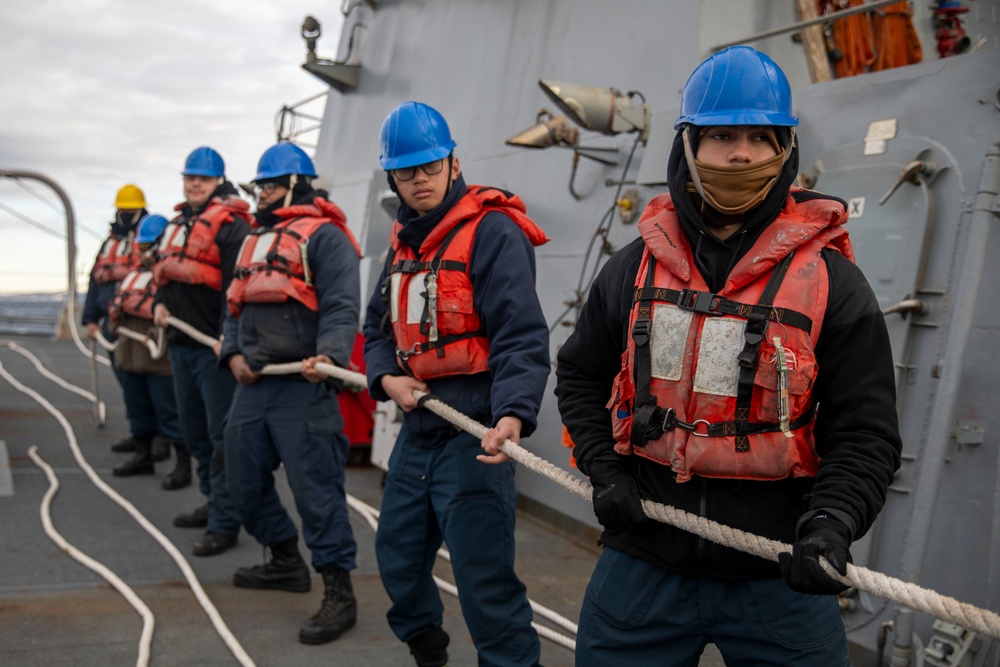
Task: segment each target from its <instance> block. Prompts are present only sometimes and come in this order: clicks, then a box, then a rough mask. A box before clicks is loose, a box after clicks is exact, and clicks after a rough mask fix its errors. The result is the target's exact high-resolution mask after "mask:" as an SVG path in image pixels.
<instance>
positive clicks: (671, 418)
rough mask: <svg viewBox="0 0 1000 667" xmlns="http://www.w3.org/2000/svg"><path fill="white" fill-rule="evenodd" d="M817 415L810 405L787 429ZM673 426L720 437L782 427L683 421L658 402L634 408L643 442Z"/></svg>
mask: <svg viewBox="0 0 1000 667" xmlns="http://www.w3.org/2000/svg"><path fill="white" fill-rule="evenodd" d="M815 415H816V407H815V406H813V407H812V408H811V409H809V410H808V411H807V412H805V413H803V414H802V415H800V416H799V417H797V418H796V419H794V420H793V421H792V422H791V423H790V424H789V426H788V428H789V430H793V431H794V430H795V429H797V428H802V427H803V426H805V425H806V424H808V423H810V422H811V421H812V420H813V417H815ZM675 428H679V429H683V430H685V431H689V432H690V433H691V434H692V435H694V436H697V437H699V438H720V437H733V436H735V435H737V434H738V433H739V432H740V429H741V428H742V433H743V435H744V436H751V435H756V434H758V433H773V432H775V431H780V430H781V425H780V424H762V423H756V422H753V423H752V422H740V421H728V422H715V423H712V422H709V421H708V420H705V419H696V420H695V421H693V422H686V421H684V420H682V419H679V418H678V417H677V412H676V411H675V410H674V409H673V408H661V407H659V406H657V405H644V406H642V407H640V408H638V409H637V410H636V411H635V415H634V416H633V418H632V430H633V432H635V431H638V432H640V433H641V434H642V439H643V445H645V443H647V442H652V441H654V440H658V439H660V438H661V437H662V436H663V434H664V433H666V432H667V431H672V430H674V429H675Z"/></svg>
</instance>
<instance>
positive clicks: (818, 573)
mask: <svg viewBox="0 0 1000 667" xmlns="http://www.w3.org/2000/svg"><path fill="white" fill-rule="evenodd" d="M851 532H852V531H851V529H850V528H849V527H848V526H846V525H844V523H843V522H841V521H838V520H837V519H836V518H834V517H833V516H831V515H830V514H826V513H823V512H819V513H817V514H816V515H815V516H813V517H812V518H811V519H809V520H808V521H806V522H805V523H800V524H799V527H798V530H797V531H796V533H797V537H798V539H797V541H796V542H795V544H793V545H792V553H790V554H789V553H780V554H778V564H779V565H780V566H781V575H782V576H783V577H784V578H785V583H787V584H788V587H789V588H791V589H792V590H793V591H798V592H799V593H812V594H815V595H837V594H838V593H843V592H844V591H845V590H847V589H848V588H849V587H848V586H846V585H845V584H843V583H841V582H839V581H837V580H836V579H833V578H832V577H830V576H829V575H828V574H827V573H826V572H824V571H823V567H822V566H821V565H820V563H819V559H820V558H826V559H827V560H828V561H829V562H830V564H831V565H833V568H834V569H835V570H836V571H837V572H839V573H840V574H843V575H846V574H847V564H848V563H851V562H853V561H852V560H851V552H850V550H849V547H850V546H851Z"/></svg>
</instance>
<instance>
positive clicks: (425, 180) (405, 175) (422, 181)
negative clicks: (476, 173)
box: [390, 157, 459, 215]
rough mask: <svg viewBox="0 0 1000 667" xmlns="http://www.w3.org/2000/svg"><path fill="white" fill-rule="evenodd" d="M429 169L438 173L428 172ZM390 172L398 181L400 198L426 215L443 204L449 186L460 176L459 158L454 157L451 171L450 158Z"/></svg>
mask: <svg viewBox="0 0 1000 667" xmlns="http://www.w3.org/2000/svg"><path fill="white" fill-rule="evenodd" d="M428 171H430V172H436V173H431V174H428V173H427V172H428ZM390 173H391V174H392V178H393V180H394V181H395V182H396V189H397V190H398V191H399V198H400V199H402V200H403V201H404V202H405V203H406V205H407V206H409V207H410V208H412V209H413V210H414V211H416V212H417V213H419V214H420V215H426V214H427V213H430V212H431V211H433V210H434V209H436V208H437V207H438V206H440V205H441V202H443V201H444V197H445V194H447V192H448V189H449V187H450V186H451V184H452V183H454V182H455V179H457V178H458V175H459V166H458V158H456V157H452V167H451V172H450V173H449V170H448V158H442V159H440V160H435V161H434V162H428V163H427V164H422V165H420V166H418V167H409V168H406V169H393V170H392V171H391V172H390Z"/></svg>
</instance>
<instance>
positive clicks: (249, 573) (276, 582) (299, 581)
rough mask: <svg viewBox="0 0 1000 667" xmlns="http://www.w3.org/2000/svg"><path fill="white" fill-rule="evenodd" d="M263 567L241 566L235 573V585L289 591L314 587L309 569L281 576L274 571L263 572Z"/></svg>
mask: <svg viewBox="0 0 1000 667" xmlns="http://www.w3.org/2000/svg"><path fill="white" fill-rule="evenodd" d="M261 569H262V567H261V566H256V568H254V567H241V568H239V569H237V570H236V573H235V574H233V586H236V587H238V588H254V589H257V590H272V591H288V592H289V593H308V592H309V590H310V589H311V588H312V577H311V576H310V574H309V569H308V568H305V569H304V570H302V571H301V572H288V573H286V574H283V575H281V576H278V575H276V574H274V572H273V571H272V572H270V573H267V572H261Z"/></svg>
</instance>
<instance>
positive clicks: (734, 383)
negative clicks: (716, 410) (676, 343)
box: [694, 317, 746, 396]
mask: <svg viewBox="0 0 1000 667" xmlns="http://www.w3.org/2000/svg"><path fill="white" fill-rule="evenodd" d="M745 328H746V322H745V321H744V320H737V319H732V318H728V317H718V318H715V317H713V318H707V319H706V320H705V325H704V326H703V327H702V330H701V346H700V347H699V350H698V366H697V370H696V371H695V374H694V390H695V391H696V392H698V393H700V394H714V395H716V396H736V390H737V387H738V385H739V368H740V365H739V356H740V352H741V351H742V350H743V345H744V343H745V341H744V339H743V331H744V330H745Z"/></svg>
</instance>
